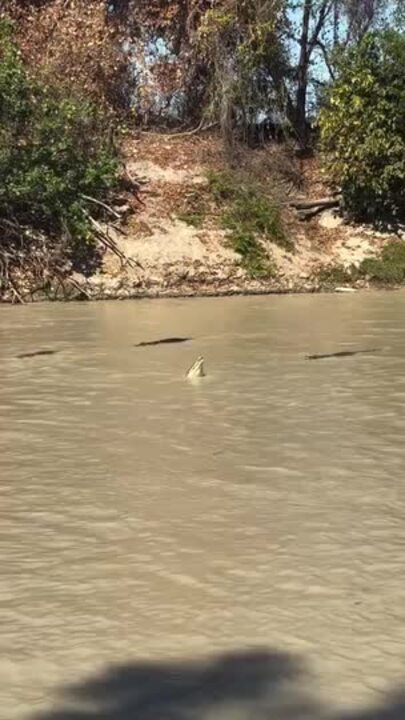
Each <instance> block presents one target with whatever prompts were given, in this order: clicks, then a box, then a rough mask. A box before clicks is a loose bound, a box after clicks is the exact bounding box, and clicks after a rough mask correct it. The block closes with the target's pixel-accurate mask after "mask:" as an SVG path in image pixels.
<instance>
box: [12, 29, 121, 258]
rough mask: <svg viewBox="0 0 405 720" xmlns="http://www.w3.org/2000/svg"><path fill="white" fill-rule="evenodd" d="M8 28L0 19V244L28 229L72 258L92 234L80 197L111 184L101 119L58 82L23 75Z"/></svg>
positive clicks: (99, 193) (111, 155) (112, 165)
mask: <svg viewBox="0 0 405 720" xmlns="http://www.w3.org/2000/svg"><path fill="white" fill-rule="evenodd" d="M13 31H14V27H13V25H12V24H11V23H10V22H6V21H0V177H1V178H2V183H1V185H0V230H1V240H0V246H2V245H3V246H4V244H5V243H7V242H9V241H10V240H14V239H15V238H16V237H17V238H18V237H19V236H20V235H22V236H24V238H25V240H24V242H25V243H29V237H30V234H29V231H27V232H25V230H24V232H21V233H20V230H21V228H25V229H27V228H31V229H34V230H37V231H39V232H42V233H45V234H46V235H47V236H48V237H49V242H51V238H58V239H60V238H64V239H65V241H66V243H67V246H68V247H69V248H70V250H71V252H72V253H73V254H74V253H75V252H76V251H77V249H78V245H79V246H80V244H83V243H84V244H86V243H88V242H91V237H92V234H91V228H90V223H89V220H88V217H87V207H88V206H87V201H86V198H85V196H91V197H94V198H96V199H97V198H102V197H103V196H105V195H106V194H107V193H108V191H109V190H110V188H111V187H113V186H114V184H115V183H116V178H117V160H116V156H115V151H114V150H113V148H112V146H111V143H110V141H109V134H108V121H107V120H106V119H105V116H104V115H103V113H101V112H100V111H99V110H97V109H96V107H95V106H94V105H93V104H92V103H91V102H89V101H88V100H86V99H83V98H81V97H79V96H75V95H72V93H71V92H69V91H68V90H67V89H66V88H65V87H64V86H63V85H61V86H58V87H55V86H54V85H49V84H44V83H42V82H39V81H38V80H36V79H33V78H31V77H30V76H29V75H28V73H27V71H26V68H25V66H24V64H23V61H22V57H21V53H20V51H19V50H18V49H17V46H16V44H15V42H14V39H13ZM27 233H28V234H27Z"/></svg>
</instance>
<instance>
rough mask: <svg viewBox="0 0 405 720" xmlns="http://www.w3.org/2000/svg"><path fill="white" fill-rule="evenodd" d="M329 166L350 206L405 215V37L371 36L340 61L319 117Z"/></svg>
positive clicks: (373, 215)
mask: <svg viewBox="0 0 405 720" xmlns="http://www.w3.org/2000/svg"><path fill="white" fill-rule="evenodd" d="M320 127H321V135H322V144H323V149H324V151H325V154H326V166H327V169H328V171H329V173H330V175H331V177H332V179H333V180H334V181H335V183H337V184H338V185H339V186H341V188H342V192H343V197H344V201H345V204H346V207H347V209H348V210H349V211H351V212H352V213H353V214H354V215H356V216H358V217H362V218H367V219H370V220H372V219H377V218H382V217H384V215H391V216H392V215H394V216H395V217H397V218H398V219H399V218H401V217H404V216H405V37H404V36H403V35H402V34H400V33H398V32H394V31H385V32H383V33H370V34H367V35H366V36H365V37H364V38H363V40H362V41H361V42H360V44H359V45H358V46H357V47H354V48H352V49H351V50H350V51H349V52H347V53H346V54H345V55H344V56H343V58H342V59H341V61H340V63H339V66H338V74H337V78H336V81H335V82H334V84H333V85H332V87H331V90H330V93H329V102H328V105H327V106H326V107H325V108H324V109H323V111H322V113H321V118H320Z"/></svg>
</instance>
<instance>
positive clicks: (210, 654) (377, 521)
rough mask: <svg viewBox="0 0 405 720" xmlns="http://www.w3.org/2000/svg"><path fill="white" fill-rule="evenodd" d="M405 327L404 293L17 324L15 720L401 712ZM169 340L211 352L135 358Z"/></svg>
mask: <svg viewBox="0 0 405 720" xmlns="http://www.w3.org/2000/svg"><path fill="white" fill-rule="evenodd" d="M404 320H405V294H401V293H395V294H394V293H392V294H390V293H387V294H377V293H375V294H374V293H370V294H356V295H350V296H348V295H347V296H346V295H326V296H320V295H319V296H299V297H298V296H297V297H278V298H277V297H271V298H233V299H212V300H188V301H181V300H170V301H169V300H168V301H142V302H122V303H120V302H115V303H99V304H80V303H78V304H70V305H62V304H57V305H51V304H43V305H37V306H30V307H0V342H1V346H0V388H1V395H0V430H1V434H0V473H1V480H0V523H1V524H0V543H1V545H0V547H1V556H0V560H1V564H0V647H1V654H0V717H1V718H4V720H15V719H16V718H18V720H21V719H22V718H24V720H25V718H29V719H31V718H33V717H34V716H36V713H37V712H42V711H43V712H45V715H44V717H46V718H48V717H49V718H52V719H53V718H55V720H56V719H57V720H59V718H63V719H65V718H72V719H73V720H76V719H77V720H98V719H99V718H103V720H127V719H128V720H135V718H136V720H144V718H147V720H165V719H166V718H170V720H175V719H176V720H177V718H181V720H184V719H185V718H186V719H187V720H189V718H192V720H195V718H197V719H198V720H199V719H200V718H204V720H206V719H209V720H214V718H215V720H217V718H219V717H221V718H226V720H235V719H237V720H241V719H243V720H245V719H246V718H249V720H250V719H252V718H254V720H264V719H265V720H269V719H270V718H277V719H278V718H287V717H288V719H289V720H291V719H292V720H296V719H298V718H299V719H301V718H304V717H305V718H307V717H311V719H312V718H314V717H315V710H314V708H312V709H311V710H310V711H308V713H309V714H305V713H306V712H307V711H306V710H305V709H304V708H305V703H306V702H307V700H305V701H304V700H303V699H300V700H298V699H297V698H295V699H292V698H293V694H294V693H298V690H297V685H300V690H299V693H300V694H302V693H304V694H305V695H307V694H308V693H310V695H311V697H312V698H316V702H319V704H320V705H322V707H323V708H324V710H323V711H322V712H324V711H325V712H326V714H327V715H328V717H329V715H330V716H333V717H336V718H337V717H339V718H340V717H343V715H342V713H344V711H345V710H344V709H345V708H346V710H347V712H349V709H350V708H352V711H353V713H355V715H353V717H356V718H357V717H359V718H360V717H361V718H363V717H364V718H369V717H370V718H371V717H372V718H375V717H385V715H382V714H381V715H378V716H376V715H371V714H370V715H369V714H368V711H367V707H375V706H378V705H379V704H381V705H383V704H384V703H385V702H388V699H387V698H385V695H384V694H385V693H392V692H394V691H395V690H399V691H401V690H403V689H404V687H405V677H404V675H405V673H404V668H405V488H404V483H405V324H404ZM165 336H185V337H187V336H189V337H192V338H193V340H192V341H191V342H189V343H184V344H179V345H166V346H165V345H163V346H154V347H142V348H136V347H134V345H135V343H137V342H141V341H147V340H154V339H157V338H160V337H165ZM374 348H375V349H377V350H378V352H375V353H369V354H364V355H362V354H359V355H356V356H353V357H346V358H335V359H334V358H331V359H325V360H319V361H309V360H307V359H306V354H308V353H328V352H335V351H342V350H364V349H374ZM39 349H41V350H43V349H49V350H55V351H57V352H56V353H55V354H54V355H42V356H37V357H26V358H18V357H17V356H18V355H20V354H24V353H30V352H32V351H35V350H39ZM199 354H203V355H204V356H205V358H206V369H207V373H208V374H207V377H206V378H205V379H204V380H203V381H201V382H199V383H198V384H190V383H189V382H188V381H186V380H185V377H184V373H185V371H186V369H187V367H188V366H189V365H190V364H191V363H192V362H193V360H194V359H195V358H196V357H197V356H198V355H199ZM298 662H299V663H300V670H298V669H297V667H298V664H297V663H298ZM103 673H104V675H103ZM283 673H285V675H286V676H289V679H288V683H289V684H288V692H287V691H285V690H283V691H282V690H281V689H280V687H281V685H282V686H283V688H284V687H285V683H284V680H283V679H282V678H281V676H282V675H283ZM304 674H305V679H304ZM298 676H300V677H298ZM89 678H95V680H94V682H93V685H92V684H91V683H90V682H89ZM97 678H98V681H97ZM283 683H284V684H283ZM72 684H73V685H74V686H75V688H76V689H75V688H73V690H72V689H71V690H70V691H68V692H67V695H66V696H64V695H63V693H64V691H66V688H68V687H69V686H71V685H72ZM293 686H294V690H293ZM97 688H98V689H97ZM100 688H103V690H100ZM145 688H147V690H145ZM242 688H243V690H242ZM283 693H284V694H283ZM75 694H76V696H77V697H75ZM276 696H277V701H275V700H274V698H275V697H276ZM286 697H287V699H286ZM312 701H313V700H312V699H311V701H310V702H311V703H312ZM314 702H315V701H314ZM272 703H273V704H272ZM294 703H295V704H294ZM270 706H271V707H272V708H273V709H272V711H271V712H270V710H269V708H270ZM287 706H288V708H287ZM67 707H71V709H70V710H69V711H68V710H67V709H66V708H67ZM74 707H76V710H75V709H74ZM72 708H73V709H72ZM52 709H54V713H52ZM403 710H404V712H403V715H400V714H398V715H395V718H397V717H398V718H400V717H405V706H404V707H403ZM319 712H321V711H319ZM69 713H70V714H69ZM328 713H329V714H328ZM322 717H323V716H322ZM350 717H352V716H350ZM387 717H388V715H387ZM389 717H390V718H391V717H394V715H392V716H391V715H390V716H389Z"/></svg>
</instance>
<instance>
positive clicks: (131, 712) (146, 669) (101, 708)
mask: <svg viewBox="0 0 405 720" xmlns="http://www.w3.org/2000/svg"><path fill="white" fill-rule="evenodd" d="M311 690H312V693H311ZM314 692H315V684H314V679H313V678H311V677H310V675H309V674H308V673H307V671H306V670H305V668H304V666H303V664H302V662H301V660H300V659H298V658H295V657H293V656H291V655H289V654H287V653H281V652H269V651H267V650H250V651H249V650H246V651H243V652H239V653H237V652H235V653H229V654H226V655H221V656H216V657H211V658H208V659H207V660H206V661H199V662H191V661H190V662H179V663H176V662H172V663H169V662H168V663H152V662H144V663H142V662H138V663H133V664H130V665H122V666H119V665H118V666H115V667H114V666H113V667H111V668H109V669H107V670H106V671H105V672H104V673H102V674H100V675H98V676H95V677H93V678H89V679H87V680H86V681H84V682H83V683H82V684H78V685H74V686H71V687H69V688H68V689H66V690H65V691H64V693H63V695H62V697H61V698H60V702H59V703H57V706H56V707H55V709H54V710H49V711H46V712H45V713H42V714H36V715H34V716H33V718H32V720H405V695H402V696H397V697H393V698H392V700H391V701H390V700H388V701H387V703H386V704H385V705H384V706H381V707H379V708H374V709H369V710H364V712H357V713H352V714H350V713H347V714H344V713H342V712H340V713H339V712H337V711H336V709H335V711H334V710H333V708H330V707H327V706H325V705H322V704H321V703H320V702H318V701H317V700H316V698H314Z"/></svg>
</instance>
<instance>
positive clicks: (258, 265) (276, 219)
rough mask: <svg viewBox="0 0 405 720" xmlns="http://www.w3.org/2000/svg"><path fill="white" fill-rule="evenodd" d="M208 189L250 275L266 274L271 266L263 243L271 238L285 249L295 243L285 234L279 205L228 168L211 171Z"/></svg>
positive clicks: (271, 270) (231, 243) (270, 270)
mask: <svg viewBox="0 0 405 720" xmlns="http://www.w3.org/2000/svg"><path fill="white" fill-rule="evenodd" d="M208 182H209V188H210V191H211V193H212V195H213V197H214V199H215V201H216V202H217V204H218V205H219V206H220V208H221V224H222V227H223V228H224V229H225V230H226V231H227V233H228V239H229V243H230V245H231V247H232V248H233V250H235V252H237V253H239V255H241V256H242V260H243V264H244V265H245V267H246V268H247V270H248V271H249V273H250V274H251V275H252V276H253V277H266V276H270V275H272V274H273V273H274V268H273V266H272V264H271V261H270V259H269V257H268V254H267V252H266V250H265V247H264V245H263V241H265V240H268V241H272V242H274V243H276V244H278V245H280V246H281V247H284V248H286V249H287V250H293V248H294V246H293V244H292V242H291V241H290V240H289V238H288V237H287V236H286V234H285V231H284V228H283V224H282V220H281V215H280V209H279V207H278V206H277V205H276V204H275V203H274V202H273V201H272V200H271V199H270V198H268V197H267V196H266V195H265V194H264V193H263V192H262V191H261V190H260V189H259V188H258V187H257V186H256V185H255V184H254V183H252V182H251V181H246V180H244V179H243V178H241V177H240V176H238V175H237V174H232V173H230V172H221V173H210V174H209V176H208Z"/></svg>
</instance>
